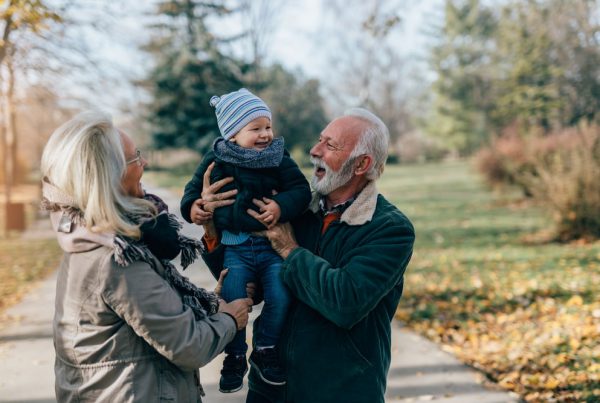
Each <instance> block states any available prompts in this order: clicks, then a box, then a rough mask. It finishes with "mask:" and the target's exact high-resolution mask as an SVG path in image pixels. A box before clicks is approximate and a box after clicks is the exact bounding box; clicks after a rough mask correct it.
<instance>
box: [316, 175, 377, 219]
mask: <svg viewBox="0 0 600 403" xmlns="http://www.w3.org/2000/svg"><path fill="white" fill-rule="evenodd" d="M378 194H379V192H378V191H377V187H376V186H375V181H370V182H369V183H368V184H367V186H365V188H364V189H363V190H362V191H361V192H360V193H359V194H358V196H356V200H354V202H353V203H352V204H351V205H350V207H348V208H347V209H346V211H344V213H343V214H342V216H341V217H340V221H341V222H344V223H346V224H348V225H363V224H365V223H367V222H369V221H371V220H372V219H373V214H375V207H377V195H378ZM320 197H321V196H320V195H319V194H318V193H317V192H313V195H312V200H311V202H310V204H309V206H308V208H309V210H310V211H312V212H313V213H315V214H316V213H318V212H319V199H320Z"/></svg>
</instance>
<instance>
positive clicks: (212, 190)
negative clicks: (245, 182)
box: [190, 162, 237, 225]
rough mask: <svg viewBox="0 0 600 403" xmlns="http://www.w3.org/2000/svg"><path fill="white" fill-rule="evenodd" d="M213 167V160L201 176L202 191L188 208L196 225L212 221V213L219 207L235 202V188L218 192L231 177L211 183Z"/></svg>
mask: <svg viewBox="0 0 600 403" xmlns="http://www.w3.org/2000/svg"><path fill="white" fill-rule="evenodd" d="M214 167H215V163H214V162H213V163H212V164H210V165H209V166H208V168H206V172H204V176H203V178H202V193H201V195H200V198H199V199H196V200H195V201H194V203H193V204H192V208H191V210H190V217H191V218H192V221H193V222H194V223H195V224H198V225H204V224H207V223H209V222H210V221H212V214H213V212H214V211H215V210H216V209H218V208H219V207H223V206H229V205H231V204H233V203H235V198H234V196H235V195H236V194H237V189H233V190H229V191H227V192H223V193H218V192H219V190H221V188H222V187H223V186H225V185H227V184H228V183H231V182H233V178H232V177H229V178H224V179H221V180H218V181H216V182H215V183H213V184H212V185H211V183H210V174H211V172H212V170H213V169H214Z"/></svg>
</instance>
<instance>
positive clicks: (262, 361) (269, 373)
mask: <svg viewBox="0 0 600 403" xmlns="http://www.w3.org/2000/svg"><path fill="white" fill-rule="evenodd" d="M250 365H252V367H253V368H254V369H256V370H257V371H258V375H260V378H261V379H262V380H263V381H265V382H266V383H268V384H269V385H276V386H279V385H285V374H284V373H283V368H281V365H279V359H278V358H277V351H276V350H275V349H274V348H273V347H268V348H263V349H260V350H254V351H252V354H250Z"/></svg>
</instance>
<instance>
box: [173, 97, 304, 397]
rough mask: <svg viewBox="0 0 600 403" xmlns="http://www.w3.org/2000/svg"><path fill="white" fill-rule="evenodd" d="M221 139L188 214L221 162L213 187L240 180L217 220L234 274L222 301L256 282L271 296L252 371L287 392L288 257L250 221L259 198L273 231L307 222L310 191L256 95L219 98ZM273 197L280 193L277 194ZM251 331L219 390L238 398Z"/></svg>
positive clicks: (186, 201) (188, 202)
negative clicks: (283, 344) (280, 348)
mask: <svg viewBox="0 0 600 403" xmlns="http://www.w3.org/2000/svg"><path fill="white" fill-rule="evenodd" d="M210 105H211V106H213V107H214V108H215V113H216V116H217V123H218V126H219V130H220V132H221V138H219V139H217V140H216V141H215V142H214V144H213V149H212V151H211V152H209V153H207V154H206V156H205V157H204V158H203V160H202V162H201V163H200V166H199V167H198V169H197V170H196V172H195V174H194V176H193V178H192V179H191V180H190V181H189V182H188V184H187V185H186V187H185V193H184V196H183V199H182V201H181V212H182V214H183V216H184V218H186V219H187V220H188V221H190V210H191V207H192V204H193V203H194V201H195V200H197V199H198V198H200V195H201V193H202V183H203V176H204V173H205V171H206V169H207V168H208V166H209V165H210V164H211V163H212V162H213V161H214V162H215V166H214V168H213V171H212V173H211V178H210V179H211V180H210V182H211V183H214V182H215V181H217V180H220V179H223V178H227V177H233V178H234V182H232V183H231V184H228V185H226V186H225V187H223V188H222V189H221V191H227V190H231V189H237V190H238V192H237V195H236V198H235V203H234V204H233V205H231V206H227V207H221V208H218V209H216V210H215V212H214V214H213V220H214V222H215V226H216V228H217V229H218V230H219V232H220V233H221V244H223V245H224V246H225V252H224V253H225V258H224V267H225V268H227V269H229V273H228V274H227V276H226V277H225V280H224V283H223V289H222V294H221V296H222V297H223V298H224V299H225V300H226V301H232V300H234V299H237V298H245V297H246V296H247V295H246V283H249V282H255V283H259V284H260V285H261V286H262V289H263V291H264V307H263V309H262V313H261V315H260V319H259V320H258V321H257V326H258V328H256V329H255V331H254V343H253V344H254V349H253V351H252V353H251V355H250V365H252V366H253V367H255V369H256V370H258V373H259V375H260V377H261V378H262V379H263V380H264V381H265V382H267V383H269V384H271V385H284V384H285V382H286V381H285V375H284V373H283V369H282V368H281V365H280V364H279V360H278V358H277V352H276V350H275V346H276V344H277V341H278V340H279V335H280V333H281V329H282V327H283V322H284V319H285V315H286V311H287V308H288V306H289V302H290V296H289V293H288V290H287V289H286V287H285V286H284V284H283V283H282V281H281V278H280V270H281V263H282V259H281V257H280V256H279V255H278V254H277V253H276V252H275V251H274V250H273V249H272V248H271V244H270V243H269V241H268V239H266V238H265V237H261V236H256V235H254V234H253V232H255V231H262V230H265V226H264V225H263V224H261V223H260V222H259V221H257V220H256V219H254V218H253V217H251V216H250V215H248V213H247V211H246V210H248V209H253V210H257V207H256V206H255V205H254V203H252V199H253V198H255V199H259V200H263V201H265V202H266V206H265V208H264V210H263V211H261V212H260V213H261V214H263V215H264V216H265V218H266V217H268V218H267V220H270V221H269V223H270V224H275V223H277V222H286V221H290V220H291V219H293V218H295V217H296V216H299V215H300V214H301V213H302V212H303V211H304V210H305V209H306V208H307V206H308V203H309V201H310V198H311V194H310V186H309V184H308V182H307V180H306V178H305V177H304V175H303V174H302V172H300V169H299V168H298V166H297V165H296V163H295V162H294V161H293V160H292V159H291V158H290V156H289V153H287V151H285V149H284V141H283V138H274V135H273V130H272V127H271V111H270V109H269V107H268V106H267V105H266V104H265V103H264V102H263V101H262V100H261V99H260V98H259V97H257V96H256V95H254V94H252V93H251V92H250V91H248V90H246V89H245V88H242V89H240V90H239V91H235V92H231V93H229V94H226V95H223V96H221V97H218V96H213V97H212V98H211V99H210ZM273 190H275V191H276V194H274V192H273ZM247 350H248V346H247V344H246V331H245V329H244V330H241V331H239V332H238V333H237V334H236V336H235V338H234V339H233V341H232V342H231V343H229V344H228V345H227V347H226V348H225V353H226V357H225V361H224V363H223V369H222V370H221V379H220V381H219V390H220V391H221V392H224V393H231V392H236V391H238V390H240V389H241V388H242V383H243V378H244V375H245V374H246V372H247V371H248V365H247V364H246V351H247Z"/></svg>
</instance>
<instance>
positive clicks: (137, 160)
mask: <svg viewBox="0 0 600 403" xmlns="http://www.w3.org/2000/svg"><path fill="white" fill-rule="evenodd" d="M125 163H126V164H127V165H129V164H133V163H136V164H137V166H138V167H141V166H142V152H141V151H140V150H139V149H136V150H135V158H132V159H130V160H128V161H125Z"/></svg>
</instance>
